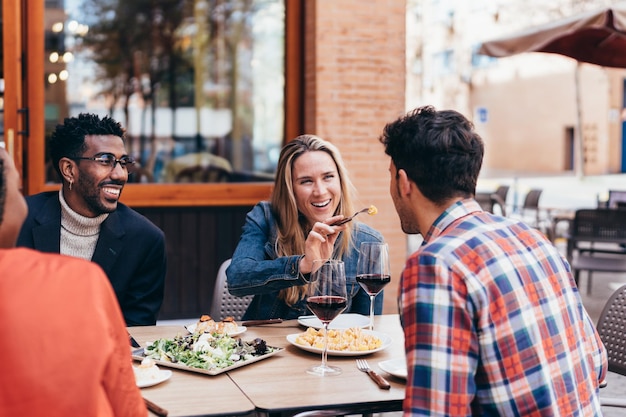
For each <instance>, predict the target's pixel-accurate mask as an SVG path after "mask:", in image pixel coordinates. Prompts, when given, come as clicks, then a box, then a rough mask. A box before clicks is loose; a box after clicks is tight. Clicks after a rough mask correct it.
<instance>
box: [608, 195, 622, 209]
mask: <svg viewBox="0 0 626 417" xmlns="http://www.w3.org/2000/svg"><path fill="white" fill-rule="evenodd" d="M625 205H626V191H621V190H609V199H608V201H607V203H606V206H607V207H608V208H610V209H615V208H619V209H621V208H624V206H625Z"/></svg>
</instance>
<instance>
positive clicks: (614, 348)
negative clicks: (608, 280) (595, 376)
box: [596, 285, 626, 407]
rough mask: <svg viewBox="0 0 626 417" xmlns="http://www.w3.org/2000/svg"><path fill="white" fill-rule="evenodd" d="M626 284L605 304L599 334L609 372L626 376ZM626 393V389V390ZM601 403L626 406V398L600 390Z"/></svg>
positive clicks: (625, 392) (599, 322)
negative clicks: (606, 357) (625, 333)
mask: <svg viewBox="0 0 626 417" xmlns="http://www.w3.org/2000/svg"><path fill="white" fill-rule="evenodd" d="M625 325H626V285H623V286H621V287H620V288H618V289H617V290H616V291H615V292H614V293H613V294H612V295H611V297H610V298H609V300H608V301H607V302H606V304H605V305H604V309H603V310H602V313H601V314H600V318H599V319H598V325H597V326H596V327H597V329H598V334H599V335H600V339H602V343H604V347H606V351H607V356H608V362H609V372H615V373H617V374H620V375H623V376H626V338H625V337H624V326H625ZM624 395H626V390H624ZM600 403H601V404H602V405H603V406H612V407H626V399H624V398H623V397H622V398H615V397H606V396H603V395H602V392H600Z"/></svg>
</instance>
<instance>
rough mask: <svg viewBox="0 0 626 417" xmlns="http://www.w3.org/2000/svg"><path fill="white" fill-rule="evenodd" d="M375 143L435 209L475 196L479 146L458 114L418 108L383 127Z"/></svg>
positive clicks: (479, 141)
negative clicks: (380, 145)
mask: <svg viewBox="0 0 626 417" xmlns="http://www.w3.org/2000/svg"><path fill="white" fill-rule="evenodd" d="M379 140H380V142H381V143H382V144H383V145H385V153H386V154H387V155H389V156H390V157H391V160H392V161H393V163H394V165H395V166H396V168H397V169H398V170H400V169H403V170H404V171H406V173H407V176H408V177H409V179H410V180H411V181H413V182H414V183H415V184H416V185H417V186H418V187H419V189H420V192H421V193H422V194H424V196H425V197H426V198H428V199H429V200H431V201H433V202H434V203H435V204H443V203H445V202H446V201H447V200H450V199H452V198H455V197H463V198H469V197H473V196H474V194H475V193H476V181H477V180H478V174H479V172H480V168H481V166H482V161H483V155H484V145H483V141H482V139H481V138H480V136H479V135H478V134H477V133H476V132H475V131H474V125H473V124H472V122H470V121H469V120H467V119H466V118H465V117H464V116H463V115H462V114H461V113H459V112H457V111H454V110H442V111H437V110H435V108H434V107H432V106H424V107H419V108H417V109H415V110H413V111H411V112H409V113H407V114H406V115H404V116H402V117H400V118H399V119H397V120H396V121H394V122H392V123H389V124H387V125H386V126H385V128H384V130H383V133H382V135H381V136H380V138H379Z"/></svg>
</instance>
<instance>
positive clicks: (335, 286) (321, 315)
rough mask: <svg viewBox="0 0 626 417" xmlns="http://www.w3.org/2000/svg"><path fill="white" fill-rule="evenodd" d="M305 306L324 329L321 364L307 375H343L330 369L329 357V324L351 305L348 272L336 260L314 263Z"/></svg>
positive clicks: (309, 369) (333, 367) (335, 368)
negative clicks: (347, 284) (347, 279)
mask: <svg viewBox="0 0 626 417" xmlns="http://www.w3.org/2000/svg"><path fill="white" fill-rule="evenodd" d="M306 304H307V307H308V308H309V310H311V311H312V312H313V314H315V316H316V317H317V318H318V319H319V320H320V321H321V322H322V327H323V329H324V348H323V349H322V363H321V365H315V366H312V367H310V368H308V369H307V372H308V373H310V374H313V375H318V376H333V375H339V374H341V368H339V367H337V366H330V365H328V364H327V363H326V362H327V357H328V325H329V324H330V322H331V321H333V320H334V319H335V317H337V316H338V315H339V314H340V313H341V312H342V311H343V310H345V309H346V307H347V305H348V294H347V290H346V272H345V266H344V264H343V262H342V261H340V260H336V259H316V260H313V269H312V270H311V278H310V280H309V283H308V286H307V297H306Z"/></svg>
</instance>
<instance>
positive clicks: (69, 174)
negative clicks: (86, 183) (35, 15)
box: [59, 157, 75, 182]
mask: <svg viewBox="0 0 626 417" xmlns="http://www.w3.org/2000/svg"><path fill="white" fill-rule="evenodd" d="M59 170H60V171H61V175H62V176H63V179H64V180H65V181H67V182H74V171H75V164H74V161H72V160H71V159H69V158H66V157H63V158H61V159H59Z"/></svg>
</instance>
